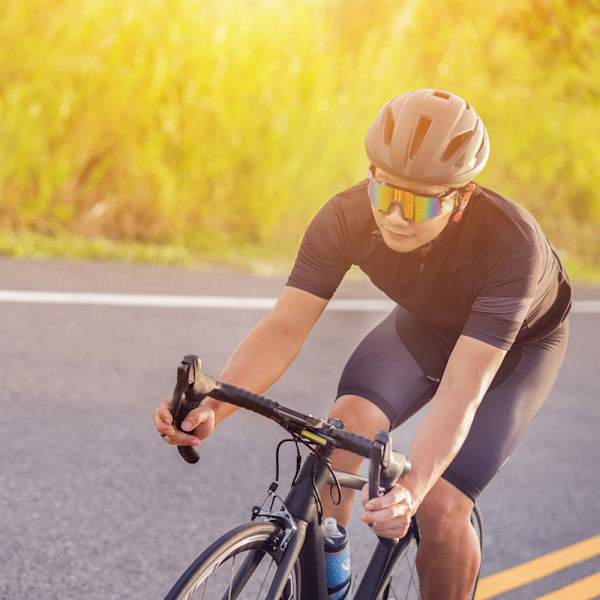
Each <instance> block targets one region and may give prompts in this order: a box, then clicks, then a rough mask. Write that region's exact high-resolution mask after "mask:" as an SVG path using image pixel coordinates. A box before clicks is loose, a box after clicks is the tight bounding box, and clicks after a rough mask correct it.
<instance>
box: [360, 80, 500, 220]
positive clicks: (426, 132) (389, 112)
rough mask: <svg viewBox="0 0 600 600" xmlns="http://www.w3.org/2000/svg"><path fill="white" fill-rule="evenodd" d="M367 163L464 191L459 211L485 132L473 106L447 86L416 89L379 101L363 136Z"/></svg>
mask: <svg viewBox="0 0 600 600" xmlns="http://www.w3.org/2000/svg"><path fill="white" fill-rule="evenodd" d="M365 148H366V151H367V156H368V158H369V160H370V162H371V164H372V165H374V166H375V167H379V168H380V169H382V170H384V171H386V172H388V173H391V174H393V175H397V176H398V177H402V178H404V179H408V180H412V181H416V182H419V183H422V184H431V185H443V186H447V187H450V188H453V189H456V190H458V191H461V192H465V191H466V194H464V196H463V197H462V201H461V203H460V206H456V207H455V209H454V219H453V220H454V221H455V222H457V221H459V220H460V218H461V216H462V211H463V210H464V208H465V207H466V204H467V202H468V200H469V197H470V195H471V193H472V192H473V190H474V189H475V186H474V184H472V183H470V182H471V180H472V179H473V178H474V177H476V176H477V175H478V174H479V173H480V172H481V171H482V170H483V168H484V167H485V165H486V163H487V160H488V157H489V153H490V142H489V137H488V134H487V131H486V128H485V125H484V124H483V121H482V120H481V118H480V117H479V115H478V114H477V112H476V111H475V109H474V108H473V107H472V106H471V105H470V104H469V103H468V102H467V101H466V100H463V99H462V98H461V97H460V96H457V95H455V94H452V93H450V92H442V91H439V90H433V89H421V90H415V91H412V92H406V93H404V94H401V95H400V96H396V97H395V98H392V99H391V100H389V101H388V102H387V103H386V104H384V105H383V107H382V108H381V110H380V111H379V113H378V114H377V116H376V117H375V120H374V121H373V122H372V123H371V125H370V126H369V129H368V130H367V135H366V139H365Z"/></svg>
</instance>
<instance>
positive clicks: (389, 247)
mask: <svg viewBox="0 0 600 600" xmlns="http://www.w3.org/2000/svg"><path fill="white" fill-rule="evenodd" d="M366 152H367V156H368V159H369V161H370V168H369V171H368V176H367V178H366V179H365V180H363V181H361V182H360V183H358V184H356V185H355V186H353V187H351V188H349V189H347V190H345V191H343V192H341V193H339V194H337V195H336V196H334V197H333V198H332V199H331V200H329V201H328V202H327V203H326V204H325V205H324V206H323V208H322V209H321V210H320V211H319V213H318V214H317V215H316V217H315V218H314V219H313V221H312V223H311V224H310V226H309V227H308V230H307V231H306V234H305V236H304V239H303V241H302V244H301V247H300V250H299V252H298V257H297V259H296V262H295V265H294V267H293V270H292V272H291V274H290V277H289V279H288V281H287V284H286V286H285V287H284V289H283V291H282V293H281V296H280V297H279V299H278V301H277V304H276V305H275V307H274V308H273V309H272V310H271V311H270V312H269V313H268V314H267V315H266V316H265V317H264V318H263V319H262V320H261V321H260V322H259V323H258V324H257V325H256V326H255V328H254V329H253V330H252V331H251V333H250V334H249V335H248V336H247V337H246V338H245V339H244V340H243V341H242V342H241V343H240V345H239V346H238V347H237V348H236V350H235V351H234V353H233V354H232V356H231V357H230V358H229V360H228V362H227V363H226V365H225V367H224V369H223V371H222V372H221V374H220V378H221V379H222V380H224V381H227V382H230V383H233V384H236V385H240V386H242V387H245V388H248V389H250V390H252V391H255V392H258V393H261V392H263V391H264V390H265V389H267V388H268V387H269V386H270V385H272V384H273V383H274V382H275V381H276V380H277V379H278V378H279V377H280V376H281V375H282V374H283V372H284V371H285V370H286V368H287V367H288V366H289V364H290V363H291V362H292V360H293V359H294V357H295V356H296V354H297V353H298V351H299V350H300V348H301V346H302V344H303V342H304V340H305V338H306V336H307V335H308V333H309V331H310V330H311V328H312V327H313V325H314V324H315V322H316V321H317V319H318V318H319V316H320V314H321V313H322V312H323V310H324V309H325V306H326V305H327V302H328V300H329V299H330V298H331V296H332V295H333V293H334V292H335V290H336V288H337V286H338V285H339V283H340V281H341V280H342V278H343V276H344V274H345V272H346V271H347V270H348V268H349V267H350V266H351V265H353V264H355V265H358V266H359V267H360V268H361V269H362V270H363V271H364V272H365V273H366V274H367V275H368V276H369V278H370V279H371V281H372V282H373V283H374V284H375V285H376V286H377V287H378V288H380V289H381V290H383V291H384V292H385V293H386V294H387V295H388V296H389V297H390V298H391V299H392V300H394V301H395V302H396V303H397V306H396V308H395V309H394V310H393V311H392V313H391V314H390V315H389V316H387V317H386V318H385V319H384V320H383V321H382V322H381V323H380V324H379V325H377V326H376V327H375V328H374V329H373V330H372V331H371V332H370V333H369V334H368V335H367V336H366V337H365V338H364V340H363V341H362V342H361V343H360V344H359V345H358V347H357V348H356V350H355V351H354V353H353V354H352V356H351V357H350V359H349V360H348V363H347V365H346V367H345V369H344V371H343V373H342V376H341V379H340V383H339V388H338V395H337V399H336V401H335V403H334V406H333V409H332V411H331V413H330V414H331V416H335V417H337V418H340V419H342V420H343V421H344V422H345V423H346V426H347V428H348V429H349V430H350V431H355V432H357V433H361V434H362V435H364V436H367V437H373V436H374V435H375V434H376V432H377V431H379V430H381V429H394V428H395V427H397V426H398V425H400V424H401V423H402V422H404V421H405V420H406V419H408V417H410V416H411V415H412V414H414V413H415V412H416V411H417V410H418V409H419V408H421V407H422V406H424V405H425V404H427V403H429V406H428V408H427V411H426V413H425V415H424V418H423V420H422V422H421V424H420V425H419V428H418V430H417V433H416V434H415V437H414V440H413V442H412V445H411V447H410V450H409V452H408V457H409V458H410V460H411V462H412V465H413V468H412V470H411V471H410V473H409V474H408V475H406V476H404V477H403V478H402V479H401V480H399V481H398V482H397V483H396V485H395V487H394V488H393V489H392V490H391V491H390V492H388V493H387V494H386V495H384V496H382V497H380V498H377V499H374V500H371V501H369V502H367V500H368V498H367V497H366V496H365V494H364V493H363V499H362V501H363V505H364V506H365V512H364V513H363V514H362V515H361V519H362V520H363V521H365V522H372V523H374V527H373V531H374V532H375V533H377V534H379V535H382V536H387V537H401V536H402V535H404V534H405V533H406V531H407V528H408V524H409V519H410V516H411V515H413V514H415V513H417V516H418V519H419V525H420V529H421V536H422V537H421V543H420V545H419V549H418V555H417V568H418V572H419V579H420V585H421V594H422V597H423V598H426V599H432V598H445V599H451V598H466V597H467V596H468V594H469V593H470V591H471V589H472V587H473V585H474V582H475V578H476V574H477V572H478V569H479V564H480V560H481V558H480V554H479V548H478V545H477V540H476V537H475V534H474V532H473V529H472V527H471V526H470V522H469V515H470V513H471V509H472V506H473V502H474V501H475V499H476V498H477V497H478V495H479V494H480V493H481V491H482V490H483V489H484V488H485V486H486V485H487V484H488V483H489V481H490V480H491V479H492V478H493V477H494V475H495V474H496V473H497V471H498V470H499V469H500V467H501V466H502V465H503V464H504V463H505V462H506V461H507V460H508V458H509V456H510V455H511V453H512V452H513V450H514V449H515V447H516V445H517V443H518V442H519V440H520V439H521V438H522V436H523V435H524V433H525V430H526V429H527V427H528V426H529V424H530V423H531V421H532V420H533V418H534V417H535V415H536V413H537V412H538V410H539V409H540V408H541V406H542V405H543V403H544V402H545V400H546V398H547V397H548V395H549V393H550V390H551V388H552V385H553V383H554V380H555V378H556V375H557V372H558V369H559V366H560V364H561V362H562V359H563V356H564V352H565V348H566V344H567V339H568V313H569V310H570V306H571V295H572V293H571V286H570V284H569V280H568V278H567V275H566V273H565V271H564V268H563V266H562V264H561V262H560V259H559V258H558V256H557V254H556V251H555V250H554V249H553V247H552V246H551V245H550V243H549V242H548V241H547V239H546V238H545V236H544V234H543V232H542V231H541V229H540V227H539V225H538V224H537V222H536V221H535V220H534V218H533V217H532V215H531V214H529V213H528V212H527V211H526V210H525V209H523V208H522V207H520V206H519V205H518V204H516V203H515V202H513V201H512V200H510V199H508V198H505V197H503V196H501V195H499V194H497V193H495V192H493V191H492V190H490V189H487V188H485V187H483V186H481V185H478V184H475V183H474V182H473V178H474V177H476V176H477V175H478V174H479V173H480V172H481V171H482V169H483V168H484V166H485V164H486V162H487V159H488V155H489V140H488V135H487V132H486V129H485V127H484V125H483V122H482V121H481V119H480V117H479V116H478V114H477V113H476V111H475V110H474V109H473V107H472V106H471V105H470V104H468V103H467V102H466V101H465V100H463V99H462V98H460V97H458V96H456V95H454V94H451V93H447V92H442V91H439V90H431V89H425V90H417V91H413V92H408V93H405V94H402V95H400V96H397V97H395V98H393V99H392V100H390V101H389V102H387V103H386V104H385V105H384V106H383V108H382V109H381V110H380V111H379V113H378V115H377V117H376V118H375V120H374V121H373V123H372V124H371V125H370V127H369V129H368V132H367V136H366ZM235 410H236V407H234V406H231V405H227V404H224V403H222V402H218V401H216V400H214V399H211V398H207V399H205V400H204V401H203V403H202V404H201V406H200V407H199V408H198V409H197V410H195V411H193V412H192V413H190V414H189V416H188V417H187V419H186V422H184V423H183V426H182V427H183V429H184V430H185V431H184V432H182V431H176V430H175V429H174V428H173V426H172V424H171V423H172V418H171V415H170V413H169V402H168V400H165V401H163V402H161V404H160V405H159V407H158V408H157V409H156V411H155V412H154V422H155V426H156V429H157V430H158V431H159V432H160V433H161V434H162V435H163V436H164V437H165V441H166V442H167V443H169V444H175V445H197V444H198V443H200V440H203V439H205V438H206V437H207V436H208V435H210V433H211V432H212V430H213V428H214V426H215V425H216V424H217V423H218V422H220V421H221V420H223V419H224V418H225V417H227V416H228V415H229V414H231V413H232V412H234V411H235ZM361 462H362V459H361V458H360V457H357V456H356V455H353V454H350V453H346V452H341V451H338V452H337V454H334V457H333V463H334V466H335V467H336V468H338V469H343V470H346V471H352V472H357V471H358V469H359V466H360V464H361ZM323 500H324V513H325V515H327V516H335V517H336V518H337V520H338V522H341V523H342V524H345V523H346V521H347V519H348V516H349V513H350V509H351V505H352V496H351V492H349V491H345V494H344V496H343V499H342V502H341V504H340V505H338V506H332V505H331V502H330V501H329V499H328V494H324V495H323Z"/></svg>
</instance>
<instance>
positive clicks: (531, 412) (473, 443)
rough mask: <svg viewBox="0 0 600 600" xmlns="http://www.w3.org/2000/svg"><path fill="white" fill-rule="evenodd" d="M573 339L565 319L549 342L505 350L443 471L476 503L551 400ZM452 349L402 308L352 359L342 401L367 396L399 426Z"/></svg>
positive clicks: (424, 396) (427, 394) (422, 399)
mask: <svg viewBox="0 0 600 600" xmlns="http://www.w3.org/2000/svg"><path fill="white" fill-rule="evenodd" d="M568 337H569V336H568V321H565V322H564V323H563V324H562V325H561V326H560V328H559V329H557V330H556V331H555V332H554V333H552V334H551V335H550V336H548V337H546V338H544V339H543V340H540V341H537V342H533V343H530V344H526V345H524V346H518V347H513V348H511V350H510V351H509V352H508V353H507V354H506V357H505V359H504V361H503V363H502V366H501V367H500V369H499V370H498V373H497V374H496V377H495V378H494V380H493V382H492V384H491V385H490V388H489V389H488V391H487V393H486V394H485V396H484V398H483V400H482V402H481V404H480V405H479V408H478V409H477V412H476V414H475V418H474V420H473V424H472V426H471V429H470V431H469V434H468V436H467V438H466V440H465V442H464V444H463V445H462V448H461V449H460V451H459V452H458V454H457V455H456V456H455V458H454V460H453V461H452V462H451V463H450V465H449V466H448V468H447V469H446V471H445V472H444V473H443V475H442V477H443V478H444V479H446V480H447V481H449V482H450V483H452V484H453V485H454V486H455V487H457V488H458V489H459V490H461V491H462V492H463V493H464V494H466V495H467V496H469V497H470V498H471V499H472V500H473V501H475V500H476V499H477V496H478V495H479V494H480V493H481V492H482V491H483V489H484V488H485V486H486V485H487V484H488V483H489V482H490V481H491V479H492V478H493V477H494V475H495V474H496V473H497V472H498V470H499V469H500V467H501V466H502V465H503V464H504V463H505V462H506V461H507V460H508V458H509V456H510V455H511V454H512V452H513V450H514V449H515V447H516V446H517V444H518V443H519V441H520V440H521V438H522V437H523V435H524V434H525V431H526V430H527V428H528V427H529V424H530V423H531V422H532V421H533V419H534V417H535V416H536V414H537V413H538V411H539V410H540V408H541V407H542V405H543V404H544V402H545V401H546V399H547V398H548V396H549V394H550V390H551V389H552V386H553V384H554V381H555V379H556V375H557V373H558V369H559V367H560V365H561V363H562V360H563V357H564V353H565V349H566V346H567V340H568ZM447 354H448V350H447V345H446V344H444V340H443V337H442V336H440V335H439V334H438V333H437V332H436V331H434V330H433V329H432V328H430V327H429V326H428V325H426V324H425V323H423V322H422V321H421V320H420V319H419V318H418V317H416V316H415V315H413V314H412V313H410V312H408V311H406V310H404V309H402V308H400V307H397V308H396V309H394V311H392V313H391V314H390V315H389V316H388V317H386V318H385V319H384V320H383V321H382V322H381V323H380V324H379V325H377V326H376V327H375V328H374V329H373V330H372V331H371V332H370V333H369V334H367V336H366V337H365V338H364V339H363V341H362V342H361V343H360V344H359V345H358V347H357V348H356V350H355V351H354V353H353V354H352V356H351V357H350V359H349V360H348V362H347V364H346V367H345V368H344V371H343V373H342V376H341V379H340V383H339V387H338V394H337V395H338V398H339V397H340V396H345V395H355V396H361V397H362V398H366V399H367V400H369V401H370V402H373V403H374V404H375V405H376V406H377V407H379V408H380V409H381V410H382V411H383V413H384V414H385V415H386V416H387V418H388V419H389V421H390V424H391V426H390V428H391V429H395V428H396V427H398V426H399V425H400V424H402V423H403V422H404V421H406V420H407V419H408V418H409V417H410V416H412V415H413V414H414V413H415V412H417V411H418V410H419V409H420V408H421V407H423V406H424V405H425V404H426V403H427V402H429V400H430V399H431V398H432V396H433V394H434V392H435V384H432V382H434V380H435V379H438V380H439V379H440V378H441V376H442V374H443V372H444V369H445V367H446V363H447V360H448V356H447ZM428 376H429V377H428Z"/></svg>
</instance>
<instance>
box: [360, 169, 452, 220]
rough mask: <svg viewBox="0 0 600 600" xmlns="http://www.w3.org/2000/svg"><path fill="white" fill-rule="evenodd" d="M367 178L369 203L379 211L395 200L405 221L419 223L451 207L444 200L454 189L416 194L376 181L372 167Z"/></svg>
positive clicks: (448, 210)
mask: <svg viewBox="0 0 600 600" xmlns="http://www.w3.org/2000/svg"><path fill="white" fill-rule="evenodd" d="M368 178H369V187H368V190H369V198H370V200H371V204H372V205H373V206H374V207H375V208H376V209H377V210H380V211H381V212H384V213H385V212H387V211H388V210H389V208H390V206H391V204H392V202H396V203H397V204H399V205H400V208H401V209H402V216H403V217H404V218H405V219H406V220H407V221H414V222H415V223H419V222H421V221H427V220H428V219H434V218H435V217H439V216H440V215H443V214H446V213H448V212H450V211H451V210H452V208H453V205H452V203H451V202H445V201H447V200H449V199H450V198H451V197H452V195H453V194H454V190H449V191H447V192H443V193H442V194H439V195H437V196H418V195H417V194H414V193H413V192H409V191H408V190H403V189H401V188H398V187H395V186H393V185H389V184H387V183H383V182H381V181H378V180H377V179H375V176H374V175H373V171H372V168H371V169H369V173H368Z"/></svg>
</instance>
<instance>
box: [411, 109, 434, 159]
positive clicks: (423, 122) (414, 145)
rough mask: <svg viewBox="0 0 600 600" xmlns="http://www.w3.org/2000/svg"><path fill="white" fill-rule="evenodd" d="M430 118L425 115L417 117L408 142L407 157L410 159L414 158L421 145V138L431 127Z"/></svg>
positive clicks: (423, 137) (422, 138)
mask: <svg viewBox="0 0 600 600" xmlns="http://www.w3.org/2000/svg"><path fill="white" fill-rule="evenodd" d="M431 123H432V121H431V119H428V118H427V117H419V118H418V119H417V124H416V125H415V130H414V131H413V136H412V140H411V142H410V149H409V151H408V157H409V158H410V160H414V159H415V157H416V156H417V154H418V153H419V150H420V149H421V146H422V145H423V140H424V139H425V136H426V135H427V132H428V131H429V128H430V127H431Z"/></svg>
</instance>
